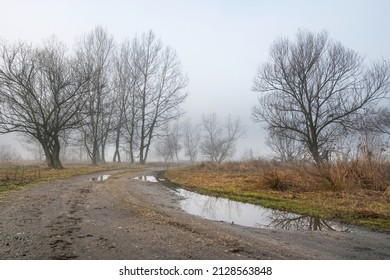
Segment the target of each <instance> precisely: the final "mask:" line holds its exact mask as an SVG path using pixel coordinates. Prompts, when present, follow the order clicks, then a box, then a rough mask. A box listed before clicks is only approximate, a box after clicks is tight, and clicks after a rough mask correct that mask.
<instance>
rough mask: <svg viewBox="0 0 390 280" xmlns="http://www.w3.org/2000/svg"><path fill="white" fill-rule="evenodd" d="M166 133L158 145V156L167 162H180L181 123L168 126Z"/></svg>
mask: <svg viewBox="0 0 390 280" xmlns="http://www.w3.org/2000/svg"><path fill="white" fill-rule="evenodd" d="M164 131H165V133H164V135H161V136H160V139H159V141H158V143H157V147H156V151H157V154H158V155H160V156H161V157H162V158H163V159H164V161H165V162H172V161H173V160H174V159H175V158H176V161H179V152H180V150H181V145H180V138H181V135H180V129H179V123H178V122H175V123H173V124H167V126H166V129H164Z"/></svg>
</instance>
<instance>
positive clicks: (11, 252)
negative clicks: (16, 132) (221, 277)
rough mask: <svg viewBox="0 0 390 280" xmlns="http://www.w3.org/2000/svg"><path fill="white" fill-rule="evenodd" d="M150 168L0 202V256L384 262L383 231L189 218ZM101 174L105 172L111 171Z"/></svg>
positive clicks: (389, 240)
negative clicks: (151, 178)
mask: <svg viewBox="0 0 390 280" xmlns="http://www.w3.org/2000/svg"><path fill="white" fill-rule="evenodd" d="M151 172H153V170H152V169H145V170H138V171H133V172H132V173H127V174H126V175H125V176H124V175H118V176H111V177H110V178H109V179H108V180H106V181H103V182H93V181H90V178H91V177H92V175H84V176H79V177H75V178H71V179H67V180H62V181H57V182H55V183H48V184H41V185H37V186H34V187H31V188H28V189H27V190H24V191H20V192H18V193H17V194H15V195H13V196H12V197H9V198H8V199H7V200H5V201H3V202H1V203H0V213H1V217H0V258H1V259H106V260H108V259H243V260H245V259H390V235H389V234H383V233H375V232H368V231H367V232H361V233H344V232H310V231H284V230H271V229H255V228H247V227H242V226H238V225H232V224H227V223H223V222H216V221H207V220H203V219H201V218H198V217H195V216H192V215H189V214H187V213H185V212H184V211H182V210H181V209H180V207H179V204H178V201H179V199H180V198H179V197H178V196H177V195H176V194H175V193H174V192H172V190H170V189H169V188H167V187H164V186H163V185H161V184H160V183H151V182H143V181H139V180H134V179H132V178H133V177H135V176H139V175H146V174H149V173H151ZM114 173H115V172H113V171H111V172H106V173H104V174H114Z"/></svg>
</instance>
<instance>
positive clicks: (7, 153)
mask: <svg viewBox="0 0 390 280" xmlns="http://www.w3.org/2000/svg"><path fill="white" fill-rule="evenodd" d="M21 158H22V157H21V156H20V154H19V153H18V152H17V151H16V150H15V148H13V147H12V146H11V145H5V144H3V145H0V162H3V163H8V164H9V163H14V162H15V161H18V160H20V159H21Z"/></svg>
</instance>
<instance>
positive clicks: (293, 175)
mask: <svg viewBox="0 0 390 280" xmlns="http://www.w3.org/2000/svg"><path fill="white" fill-rule="evenodd" d="M373 170H374V169H370V168H369V167H368V166H360V165H359V164H357V163H350V164H345V165H341V164H338V165H332V166H329V167H327V168H326V167H324V168H322V169H318V168H316V167H315V166H313V165H311V164H280V163H276V162H268V161H265V160H251V161H245V162H227V163H224V164H221V165H218V164H213V163H207V162H206V163H202V164H199V165H194V166H189V167H183V168H179V169H170V170H167V171H166V172H165V176H166V178H167V179H168V180H169V181H170V182H171V183H174V184H177V185H180V186H182V187H184V188H187V189H190V190H193V191H196V192H199V193H203V194H208V195H213V196H220V197H226V198H230V199H233V200H238V201H242V202H248V203H254V204H261V205H262V206H265V207H269V208H273V209H279V210H285V211H290V212H293V213H297V214H302V215H308V216H313V217H318V218H323V219H335V220H338V221H341V222H345V223H350V224H355V225H359V226H364V227H367V228H370V229H373V230H379V231H386V232H390V203H389V202H390V189H389V188H388V187H387V186H388V185H387V182H388V181H387V179H388V178H387V177H386V176H387V173H388V172H387V173H386V172H385V171H387V170H389V169H388V166H382V168H381V169H380V168H378V167H375V172H373Z"/></svg>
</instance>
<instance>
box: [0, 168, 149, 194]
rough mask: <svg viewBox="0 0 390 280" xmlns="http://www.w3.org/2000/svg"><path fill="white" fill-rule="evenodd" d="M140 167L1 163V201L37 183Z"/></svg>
mask: <svg viewBox="0 0 390 280" xmlns="http://www.w3.org/2000/svg"><path fill="white" fill-rule="evenodd" d="M139 168H142V167H141V166H140V165H136V164H131V165H130V164H126V163H105V164H99V165H96V166H95V165H90V164H65V165H64V169H49V168H47V167H43V166H39V165H22V164H20V165H1V166H0V201H1V200H3V199H4V198H5V197H7V196H9V195H11V194H12V193H15V192H16V191H19V190H22V189H24V188H27V187H30V186H32V185H34V184H37V183H45V182H53V181H56V180H61V179H66V178H70V177H73V176H77V175H84V174H93V173H98V172H103V171H108V170H122V169H123V171H122V172H128V171H129V170H135V169H139ZM143 168H145V166H143ZM122 172H121V173H122Z"/></svg>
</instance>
